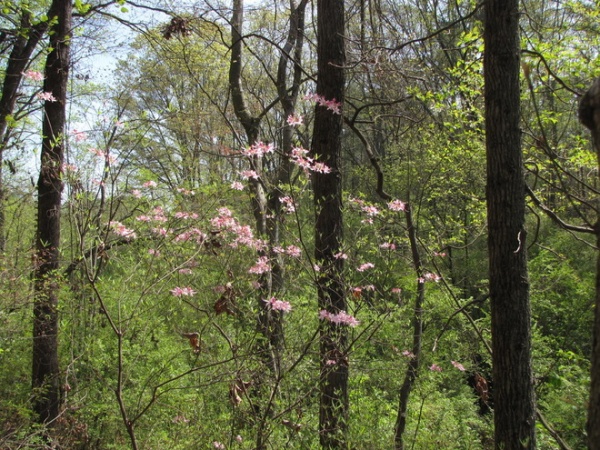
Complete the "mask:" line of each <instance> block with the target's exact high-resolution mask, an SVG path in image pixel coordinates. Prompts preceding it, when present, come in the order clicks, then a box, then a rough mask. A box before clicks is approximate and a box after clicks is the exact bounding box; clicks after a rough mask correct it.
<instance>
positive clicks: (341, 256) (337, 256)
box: [333, 252, 348, 259]
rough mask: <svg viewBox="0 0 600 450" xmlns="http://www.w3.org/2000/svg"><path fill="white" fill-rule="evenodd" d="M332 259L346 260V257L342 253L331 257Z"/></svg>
mask: <svg viewBox="0 0 600 450" xmlns="http://www.w3.org/2000/svg"><path fill="white" fill-rule="evenodd" d="M333 257H334V258H335V259H348V255H347V254H345V253H344V252H337V253H336V254H335V255H333Z"/></svg>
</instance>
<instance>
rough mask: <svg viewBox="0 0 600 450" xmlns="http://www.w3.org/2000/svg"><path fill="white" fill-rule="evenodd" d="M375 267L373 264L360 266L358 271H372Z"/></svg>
mask: <svg viewBox="0 0 600 450" xmlns="http://www.w3.org/2000/svg"><path fill="white" fill-rule="evenodd" d="M373 267H375V264H373V263H364V264H361V265H360V266H358V267H357V268H356V270H358V271H359V272H364V271H365V270H369V269H372V268H373Z"/></svg>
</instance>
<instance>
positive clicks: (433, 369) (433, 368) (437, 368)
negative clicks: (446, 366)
mask: <svg viewBox="0 0 600 450" xmlns="http://www.w3.org/2000/svg"><path fill="white" fill-rule="evenodd" d="M429 370H431V371H432V372H441V371H442V370H443V369H442V368H441V367H440V366H438V365H437V364H432V365H431V366H429Z"/></svg>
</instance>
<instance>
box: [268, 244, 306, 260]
mask: <svg viewBox="0 0 600 450" xmlns="http://www.w3.org/2000/svg"><path fill="white" fill-rule="evenodd" d="M273 252H275V253H284V254H286V255H288V256H291V257H292V258H300V256H302V249H301V248H300V247H298V246H296V245H288V246H287V248H283V247H273Z"/></svg>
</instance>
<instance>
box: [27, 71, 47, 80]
mask: <svg viewBox="0 0 600 450" xmlns="http://www.w3.org/2000/svg"><path fill="white" fill-rule="evenodd" d="M23 76H24V77H25V78H29V79H30V80H33V81H42V80H43V79H44V75H42V74H41V73H40V72H37V71H35V70H27V71H25V72H23Z"/></svg>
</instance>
